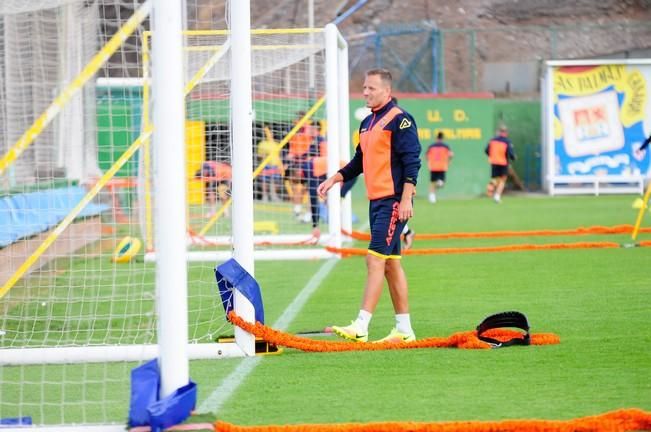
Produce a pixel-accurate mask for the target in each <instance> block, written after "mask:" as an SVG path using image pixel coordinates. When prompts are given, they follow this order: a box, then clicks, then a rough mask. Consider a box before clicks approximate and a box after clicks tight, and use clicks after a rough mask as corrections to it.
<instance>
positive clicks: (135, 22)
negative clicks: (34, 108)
mask: <svg viewBox="0 0 651 432" xmlns="http://www.w3.org/2000/svg"><path fill="white" fill-rule="evenodd" d="M150 11H151V1H150V0H148V1H146V2H145V3H143V5H142V6H140V8H139V9H138V10H136V11H135V12H134V13H133V15H132V16H131V18H129V20H128V21H127V22H126V23H125V24H124V25H123V26H122V27H121V28H120V29H119V30H118V31H117V32H116V33H115V35H113V37H112V38H111V39H110V40H109V41H108V42H107V43H106V45H104V46H103V47H102V49H101V50H100V51H99V52H98V53H97V54H95V55H94V56H93V58H92V59H90V61H89V62H88V63H87V64H86V66H85V67H84V69H83V70H82V71H81V72H80V73H79V74H78V75H77V76H76V77H75V79H74V80H72V82H71V83H70V84H68V85H67V86H66V87H65V88H64V89H63V90H61V92H60V93H59V94H58V95H57V97H56V98H55V99H54V101H52V103H51V104H50V106H48V107H47V109H46V110H45V111H44V112H43V113H42V114H41V115H40V116H39V117H38V118H37V119H36V120H35V121H34V123H32V125H31V126H30V127H29V128H28V129H27V130H26V131H25V133H24V134H23V135H22V136H21V137H20V138H19V139H18V141H16V143H15V144H14V145H13V146H12V147H11V148H10V149H9V151H8V152H7V153H6V154H5V155H4V156H3V157H2V159H0V175H2V174H3V173H4V172H5V170H6V169H7V168H8V167H9V165H11V164H12V163H13V162H14V161H15V160H16V159H17V158H18V157H19V156H20V155H21V154H22V153H23V152H24V151H25V150H26V149H27V148H28V147H29V146H30V145H31V144H32V143H33V142H34V140H35V139H36V137H38V136H39V135H40V134H41V132H43V129H45V127H46V126H47V125H48V124H50V122H51V121H52V120H54V118H55V117H56V116H57V115H58V114H59V112H61V110H62V109H63V107H64V106H65V105H66V104H67V103H68V101H69V100H70V99H71V98H72V97H73V96H74V95H75V93H77V92H78V91H79V89H80V88H82V87H83V86H84V84H86V82H87V81H88V80H89V79H90V78H91V77H92V76H93V75H95V73H96V72H97V71H98V70H99V68H100V67H102V65H103V64H104V63H105V62H106V60H108V58H109V57H111V55H113V53H114V52H115V51H117V49H118V48H119V47H120V46H121V45H122V43H123V42H124V41H125V40H126V39H127V38H128V37H129V36H130V35H131V33H133V32H134V31H135V30H136V29H137V28H138V26H139V25H140V24H141V23H142V22H143V21H144V20H145V18H147V15H149V12H150Z"/></svg>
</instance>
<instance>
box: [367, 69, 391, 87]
mask: <svg viewBox="0 0 651 432" xmlns="http://www.w3.org/2000/svg"><path fill="white" fill-rule="evenodd" d="M370 75H377V76H379V77H380V79H381V80H382V82H384V83H385V84H387V85H388V86H389V87H391V83H392V82H393V77H392V76H391V72H389V70H388V69H383V68H377V69H369V70H367V71H366V76H370Z"/></svg>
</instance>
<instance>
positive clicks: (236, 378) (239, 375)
mask: <svg viewBox="0 0 651 432" xmlns="http://www.w3.org/2000/svg"><path fill="white" fill-rule="evenodd" d="M337 261H338V260H337V259H336V258H331V259H329V260H327V261H326V262H325V263H324V264H323V265H322V266H321V267H320V268H319V270H318V271H317V272H316V274H315V275H314V276H312V278H311V279H310V280H309V281H308V283H307V285H305V287H304V288H303V289H302V290H301V292H300V293H298V295H297V296H296V298H294V301H292V302H291V303H290V305H289V306H287V308H286V309H285V311H284V312H283V313H282V315H281V316H280V318H278V320H277V321H276V322H275V323H274V324H273V326H272V327H273V328H275V329H278V330H281V331H282V330H285V329H286V328H287V326H289V324H291V322H292V321H293V320H294V318H296V315H297V314H298V313H299V312H300V311H301V309H303V306H305V303H306V302H307V300H308V299H309V298H310V296H311V295H312V294H313V293H314V291H316V289H317V288H318V287H319V285H321V282H323V280H324V279H325V278H326V277H327V276H328V274H329V273H330V271H332V269H333V268H334V266H335V264H336V263H337ZM260 360H262V357H261V356H255V357H247V358H244V359H242V362H241V363H240V364H239V365H238V366H237V367H236V368H235V370H234V371H233V372H231V374H230V375H228V376H227V377H226V378H225V379H224V381H222V383H221V384H220V385H219V387H217V388H216V389H215V390H214V391H213V392H212V393H211V394H210V396H208V397H207V398H206V400H204V401H203V402H202V403H201V405H200V406H199V409H198V411H199V412H201V413H208V412H211V413H213V414H217V413H218V412H219V410H220V409H221V408H222V406H223V405H224V403H226V401H228V399H229V398H230V397H231V396H232V395H233V393H235V390H237V388H238V387H239V386H240V384H242V383H243V382H244V380H245V379H246V377H247V376H248V375H249V374H250V373H251V372H252V371H253V369H255V367H256V366H257V365H258V363H260Z"/></svg>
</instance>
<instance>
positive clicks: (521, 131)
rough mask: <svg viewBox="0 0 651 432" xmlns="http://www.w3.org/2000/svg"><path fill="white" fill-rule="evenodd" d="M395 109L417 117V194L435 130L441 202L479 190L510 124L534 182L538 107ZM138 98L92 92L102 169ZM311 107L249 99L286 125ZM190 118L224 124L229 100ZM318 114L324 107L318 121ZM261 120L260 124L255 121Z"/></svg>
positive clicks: (476, 104) (522, 167)
mask: <svg viewBox="0 0 651 432" xmlns="http://www.w3.org/2000/svg"><path fill="white" fill-rule="evenodd" d="M399 96H400V97H399V104H400V106H401V107H403V108H404V109H405V110H407V111H408V112H409V113H411V115H412V116H414V118H415V120H416V124H417V126H418V134H419V137H420V141H421V144H422V147H423V165H422V168H421V171H420V175H419V185H418V193H419V194H420V195H421V196H425V194H427V188H428V184H429V171H428V169H427V161H426V160H425V158H424V154H425V151H426V150H427V147H428V145H429V144H430V143H432V142H433V141H434V138H435V136H436V133H437V132H438V131H439V130H441V131H443V133H444V134H445V135H446V139H445V141H446V142H447V143H448V145H449V146H450V147H451V148H452V150H453V151H454V154H455V156H454V159H453V161H452V163H451V165H450V169H449V171H448V175H447V184H446V186H445V188H443V189H442V190H441V191H440V192H439V195H440V196H441V197H442V198H445V197H472V196H478V195H481V194H483V193H484V191H485V187H486V183H487V182H488V180H489V176H490V167H489V165H488V161H487V159H486V155H485V154H484V148H485V146H486V143H487V142H488V140H489V139H490V138H491V137H492V136H493V135H494V133H495V130H496V127H497V125H499V124H500V123H504V124H506V125H507V126H508V127H509V130H510V137H511V139H512V141H513V144H514V146H515V150H516V153H517V155H518V160H517V161H516V162H515V164H514V168H515V169H516V172H517V173H518V175H519V176H520V178H521V179H522V180H523V181H524V182H525V184H526V186H527V187H528V189H529V190H536V189H538V188H539V185H540V102H539V101H509V100H499V99H483V98H457V99H449V98H436V97H423V96H421V95H416V96H417V97H407V96H403V95H399ZM141 105H142V102H141V95H140V91H139V90H131V89H121V90H120V89H111V90H105V91H103V92H98V101H97V122H98V145H99V164H100V167H101V168H102V169H103V170H106V169H108V168H109V167H110V166H111V165H112V164H113V162H114V161H115V160H116V159H117V158H118V157H119V156H120V155H121V154H122V153H123V152H124V151H125V150H126V149H127V147H128V146H129V145H130V144H131V142H133V140H134V139H136V138H137V137H138V134H139V131H140V121H141V120H140V114H141ZM309 107H310V104H309V102H308V101H306V100H304V99H300V100H298V99H285V100H283V99H275V100H269V101H267V100H261V101H256V102H255V108H256V110H257V111H258V112H259V113H265V114H264V115H265V118H264V121H269V122H272V121H274V122H283V121H287V122H290V121H291V120H292V119H293V118H294V115H295V113H296V112H297V111H300V110H307V109H308V108H309ZM363 107H364V101H363V99H362V98H361V97H359V96H357V97H351V101H350V113H351V123H350V125H351V134H354V133H355V132H356V131H357V128H358V126H359V122H360V120H359V119H357V118H355V112H356V111H357V110H358V109H359V108H363ZM186 108H187V116H188V119H190V120H204V121H208V122H219V121H227V113H228V100H211V101H201V102H199V101H190V102H188V104H187V107H186ZM323 116H324V112H323V108H321V109H320V110H319V112H318V113H317V117H319V118H322V117H323ZM258 120H262V119H258ZM136 173H137V161H136V159H135V158H133V159H132V160H131V161H129V162H128V163H127V164H126V165H125V167H123V168H122V169H121V170H120V172H119V174H118V175H119V176H130V175H136Z"/></svg>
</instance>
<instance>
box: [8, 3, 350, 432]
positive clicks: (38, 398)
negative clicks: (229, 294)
mask: <svg viewBox="0 0 651 432" xmlns="http://www.w3.org/2000/svg"><path fill="white" fill-rule="evenodd" d="M172 3H173V4H176V2H164V1H162V0H156V1H153V0H145V1H142V0H138V1H132V0H97V1H92V2H89V1H86V0H39V1H38V2H18V1H13V0H12V1H9V2H0V76H1V82H0V138H1V139H0V152H1V156H2V157H3V159H2V163H1V164H0V192H2V194H1V196H0V224H2V227H3V228H8V229H7V230H4V231H2V235H0V242H1V243H0V254H1V258H2V259H0V278H1V279H0V396H1V397H0V418H23V417H30V418H31V419H32V421H33V423H34V425H40V426H44V427H52V428H58V429H57V430H64V428H63V427H60V426H61V425H70V424H77V425H80V426H79V429H81V430H90V429H91V428H93V427H95V426H97V425H103V424H113V428H114V430H115V429H117V428H123V426H124V424H123V419H124V416H125V411H126V410H127V409H128V404H127V401H126V399H127V398H126V397H125V395H128V388H129V378H130V373H131V370H132V369H133V368H134V367H135V366H137V365H138V363H141V362H144V361H146V360H150V359H152V358H155V357H159V358H162V357H164V358H165V360H164V361H163V362H162V368H161V370H162V381H163V384H162V393H163V394H168V393H169V392H171V391H173V390H174V389H175V388H178V386H179V385H180V384H182V383H185V382H187V380H188V359H190V360H192V359H208V358H211V359H218V358H224V357H242V356H246V355H253V354H255V346H254V342H255V341H254V339H253V337H252V335H249V334H246V333H243V332H240V331H239V330H237V329H234V328H233V326H232V325H231V324H230V323H228V322H227V320H226V318H225V314H224V312H223V305H222V299H220V296H219V294H220V293H219V292H218V289H217V284H216V281H215V271H214V270H215V265H216V264H218V263H219V262H220V261H225V260H226V259H227V258H230V257H232V256H233V255H235V257H236V259H238V261H239V262H240V263H241V265H242V266H243V267H244V268H245V269H246V270H248V271H249V272H250V273H251V274H252V275H253V274H254V262H255V260H256V259H265V258H267V259H270V260H279V259H306V258H308V259H309V258H324V257H331V256H332V255H331V254H330V253H329V252H327V251H326V250H325V248H324V247H323V246H325V245H330V246H337V247H338V246H341V242H342V241H343V240H344V239H343V236H342V229H343V230H344V231H348V232H350V231H351V223H352V217H351V210H350V197H345V198H343V199H341V198H340V196H339V194H338V193H337V190H336V189H333V191H331V193H330V194H329V197H328V200H327V203H319V202H317V203H316V205H315V203H314V202H312V201H310V200H309V199H308V195H309V193H308V192H309V191H310V187H311V186H308V185H309V184H311V183H309V181H308V180H309V179H311V178H316V174H314V173H315V172H316V169H315V168H314V167H315V166H316V165H315V164H316V161H315V160H313V159H312V157H315V158H316V157H320V158H324V159H325V160H326V161H327V163H326V167H327V169H326V171H325V172H322V173H320V174H321V175H326V174H327V175H331V174H333V173H334V172H335V170H337V169H338V168H339V166H340V163H341V162H342V161H346V160H348V159H349V157H350V148H349V146H350V141H349V136H350V134H349V125H348V58H347V44H346V41H345V40H344V38H343V37H342V36H341V34H339V32H338V30H337V28H336V27H335V26H333V25H328V26H327V27H326V28H325V29H322V28H319V29H275V30H274V29H263V30H251V31H250V29H249V25H248V23H246V20H247V17H246V15H248V10H244V9H242V8H243V7H245V8H248V2H245V1H239V0H238V1H236V2H231V5H230V12H231V14H232V16H231V19H230V20H229V21H228V22H230V23H232V24H234V23H235V22H242V21H240V19H242V17H244V18H243V19H244V24H242V25H238V28H237V30H239V31H241V33H240V34H239V37H238V36H236V33H237V32H236V29H235V28H233V30H232V33H231V31H229V30H227V29H220V30H206V29H205V26H203V25H200V24H201V23H199V20H198V18H197V16H193V15H192V13H193V11H194V13H195V14H196V15H198V14H199V12H197V11H198V9H199V8H201V7H205V5H203V2H199V1H195V0H188V1H187V2H185V3H187V8H188V9H187V10H186V11H177V10H169V9H167V10H165V9H164V8H163V9H161V8H160V7H159V6H160V5H161V4H172ZM182 3H183V2H182ZM152 4H153V7H154V11H153V13H152V14H151V15H150V14H149V10H150V7H152ZM166 12H167V13H170V14H171V15H165V13H166ZM159 13H160V14H159ZM238 14H239V16H238ZM181 17H183V18H187V22H180V19H181ZM193 19H194V20H195V21H192V20H193ZM157 23H165V26H166V27H165V29H166V30H168V31H167V32H165V31H163V32H159V33H157V27H156V26H157ZM249 39H250V40H249ZM247 41H248V44H249V45H250V51H251V56H250V59H249V60H250V62H251V72H250V73H247V72H246V69H247V67H246V65H245V64H244V63H245V62H246V60H247V58H248V57H249V56H247V55H246V54H244V53H245V52H246V50H247V48H246V45H247ZM233 52H236V53H237V54H239V56H238V55H233ZM170 65H171V66H170ZM231 69H234V70H235V72H234V73H233V72H231ZM247 75H248V76H247ZM247 80H248V83H247ZM162 82H163V83H164V88H161V86H160V84H161V83H162ZM238 84H241V86H238ZM237 101H239V102H240V103H238V102H237ZM242 101H244V103H241V102H242ZM235 113H237V114H241V115H242V116H243V117H240V118H239V119H238V118H237V116H231V114H235ZM251 123H253V124H251ZM248 127H250V128H251V131H250V132H248V131H246V129H247V128H248ZM233 128H235V129H233ZM299 138H300V139H299ZM306 140H307V141H306ZM306 145H307V146H308V147H309V151H310V152H313V151H314V152H316V153H314V154H312V153H309V154H308V155H307V157H306V156H305V155H303V156H301V155H300V154H298V153H297V154H298V157H296V155H295V154H293V153H291V152H292V151H294V150H295V149H294V148H293V147H296V148H298V149H299V150H300V149H301V146H306ZM265 149H266V150H265ZM241 150H243V151H244V152H243V153H238V151H241ZM263 150H264V151H263ZM326 153H327V154H326ZM301 158H302V159H301ZM274 160H279V161H280V164H281V165H282V166H274V164H275V162H273V161H274ZM322 160H323V159H322ZM297 161H298V162H300V163H297ZM204 162H221V163H224V164H225V165H228V167H229V169H231V170H232V171H234V172H233V173H232V177H228V179H226V180H225V179H222V178H220V179H219V183H224V184H220V185H219V187H215V190H214V192H216V193H217V194H218V196H217V200H216V202H215V201H211V200H212V198H215V197H214V196H212V197H208V195H209V194H208V193H207V192H212V186H211V187H209V188H207V187H206V186H207V184H208V183H212V182H213V181H214V182H215V183H218V181H217V180H216V179H215V178H212V177H211V176H210V175H208V176H204V174H203V173H202V170H201V168H202V165H203V163H204ZM310 164H312V165H310ZM306 167H308V168H306ZM309 167H311V168H309ZM276 168H279V169H278V170H277V171H274V170H275V169H276ZM305 170H307V171H305ZM310 170H312V171H314V172H312V171H310ZM256 172H257V174H256ZM197 173H199V175H197ZM310 173H311V174H314V176H312V177H310V176H311V174H310ZM204 177H207V178H208V179H207V180H206V178H204ZM222 180H225V181H222ZM231 180H232V183H231ZM226 183H228V185H226ZM271 185H274V186H275V195H274V194H271V192H270V191H271V190H272V189H271V188H270V187H271ZM223 186H224V187H223ZM251 188H253V190H251ZM222 192H223V196H222V195H221V194H222ZM266 198H269V199H266ZM226 202H228V205H224V204H226ZM231 202H232V205H233V207H232V208H231V207H230V205H231ZM316 207H319V208H318V210H317V211H319V213H318V217H319V219H318V220H317V221H316V224H317V228H319V227H320V229H323V233H322V235H321V237H320V239H318V243H317V244H312V243H313V240H316V239H315V238H314V237H313V233H314V232H315V231H314V230H313V229H312V224H311V223H309V222H307V219H308V216H310V212H312V213H311V215H312V216H314V215H315V213H314V208H316ZM321 208H322V209H323V211H321ZM296 209H300V211H296ZM220 212H221V213H220ZM226 212H230V216H227V215H224V213H226ZM249 213H250V216H251V218H249V217H248V216H249ZM220 215H223V217H221V216H220ZM326 220H327V221H326ZM311 222H312V223H315V222H314V220H312V221H311ZM204 229H205V231H204ZM202 231H203V232H202ZM7 233H8V235H5V234H7ZM253 243H255V245H253ZM154 254H156V257H155V258H156V259H155V260H153V258H154ZM220 254H221V255H220ZM202 255H205V256H204V257H203V258H202ZM152 261H155V262H152ZM269 264H273V263H264V264H263V265H269ZM306 271H307V270H306ZM270 272H271V270H270ZM291 277H292V275H288V277H287V279H288V280H289V279H290V278H291ZM296 280H298V278H297V279H296ZM297 283H299V282H297ZM233 295H235V296H237V295H238V294H237V291H235V294H233ZM234 303H235V308H236V312H237V313H238V315H240V316H242V317H245V318H251V317H252V314H251V311H250V309H249V310H247V307H246V306H242V303H241V302H239V303H238V300H235V301H234ZM233 332H235V343H224V342H221V341H222V340H223V339H222V337H223V336H230V335H232V334H233ZM162 341H165V342H166V344H164V343H161V342H162ZM66 430H67V429H66Z"/></svg>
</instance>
